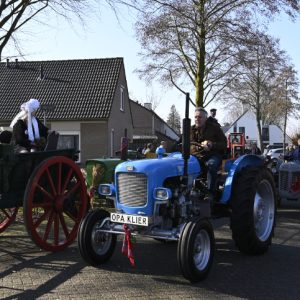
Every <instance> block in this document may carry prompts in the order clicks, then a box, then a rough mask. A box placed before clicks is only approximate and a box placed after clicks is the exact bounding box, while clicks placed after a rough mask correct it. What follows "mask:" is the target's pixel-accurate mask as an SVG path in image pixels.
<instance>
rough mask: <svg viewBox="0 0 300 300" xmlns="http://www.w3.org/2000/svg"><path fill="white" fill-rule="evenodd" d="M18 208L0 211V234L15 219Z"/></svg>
mask: <svg viewBox="0 0 300 300" xmlns="http://www.w3.org/2000/svg"><path fill="white" fill-rule="evenodd" d="M18 209H19V207H13V208H1V209H0V233H1V232H3V231H4V230H5V229H6V228H7V227H8V226H9V225H10V224H11V223H13V222H14V221H15V219H16V216H17V213H18Z"/></svg>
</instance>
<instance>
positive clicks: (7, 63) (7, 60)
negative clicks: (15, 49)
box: [6, 58, 9, 68]
mask: <svg viewBox="0 0 300 300" xmlns="http://www.w3.org/2000/svg"><path fill="white" fill-rule="evenodd" d="M6 68H9V58H7V59H6Z"/></svg>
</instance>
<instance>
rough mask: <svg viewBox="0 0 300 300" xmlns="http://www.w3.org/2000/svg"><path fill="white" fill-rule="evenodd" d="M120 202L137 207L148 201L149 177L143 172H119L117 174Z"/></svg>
mask: <svg viewBox="0 0 300 300" xmlns="http://www.w3.org/2000/svg"><path fill="white" fill-rule="evenodd" d="M117 189H118V195H119V202H120V203H121V204H123V205H127V206H131V207H137V206H145V205H146V203H147V194H148V192H147V177H146V176H145V174H142V173H119V174H118V176H117Z"/></svg>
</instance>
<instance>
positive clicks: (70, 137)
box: [57, 132, 80, 162]
mask: <svg viewBox="0 0 300 300" xmlns="http://www.w3.org/2000/svg"><path fill="white" fill-rule="evenodd" d="M72 148H74V149H76V150H77V151H80V149H79V132H59V138H58V144H57V149H72ZM77 162H80V152H79V156H78V160H77Z"/></svg>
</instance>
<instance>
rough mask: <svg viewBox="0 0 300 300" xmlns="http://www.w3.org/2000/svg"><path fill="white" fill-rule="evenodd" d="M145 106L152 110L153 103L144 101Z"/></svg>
mask: <svg viewBox="0 0 300 300" xmlns="http://www.w3.org/2000/svg"><path fill="white" fill-rule="evenodd" d="M144 107H145V108H147V109H149V110H152V104H151V103H144Z"/></svg>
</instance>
